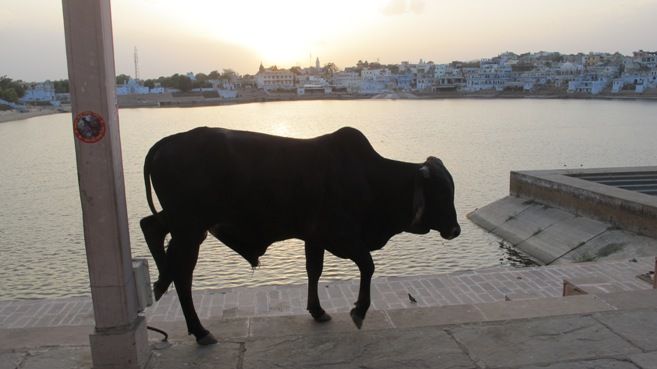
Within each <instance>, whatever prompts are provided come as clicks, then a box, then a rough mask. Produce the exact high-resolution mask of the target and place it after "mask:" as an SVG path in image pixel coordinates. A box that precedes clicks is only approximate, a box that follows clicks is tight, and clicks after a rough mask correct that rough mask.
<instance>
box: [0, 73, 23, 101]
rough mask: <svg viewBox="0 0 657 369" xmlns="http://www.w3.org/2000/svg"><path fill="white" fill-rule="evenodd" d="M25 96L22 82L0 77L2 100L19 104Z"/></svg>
mask: <svg viewBox="0 0 657 369" xmlns="http://www.w3.org/2000/svg"><path fill="white" fill-rule="evenodd" d="M24 95H25V87H24V86H23V83H22V82H21V81H13V80H12V79H11V78H8V77H7V76H0V99H3V100H7V101H10V102H18V99H20V98H21V97H23V96H24Z"/></svg>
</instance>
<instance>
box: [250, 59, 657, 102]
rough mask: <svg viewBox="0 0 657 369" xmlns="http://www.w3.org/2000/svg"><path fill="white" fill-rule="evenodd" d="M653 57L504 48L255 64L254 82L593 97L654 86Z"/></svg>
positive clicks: (304, 88) (304, 87)
mask: <svg viewBox="0 0 657 369" xmlns="http://www.w3.org/2000/svg"><path fill="white" fill-rule="evenodd" d="M656 60H657V52H647V51H643V50H641V51H637V52H634V53H633V55H632V56H624V55H621V54H619V53H615V54H609V53H590V54H575V55H563V54H560V53H555V52H539V53H527V54H522V55H518V54H514V53H510V52H507V53H503V54H501V55H499V56H496V57H494V58H490V59H482V60H479V61H476V62H452V63H449V64H435V63H433V62H430V61H429V62H425V61H423V60H420V61H419V62H418V63H417V64H411V63H408V62H402V63H400V64H395V65H386V66H384V65H381V64H378V63H373V64H368V65H367V66H363V65H362V64H359V66H357V67H349V68H345V70H344V71H336V72H334V71H330V72H328V71H327V70H326V68H325V67H324V68H322V67H320V65H319V60H317V62H316V65H315V67H311V68H304V69H296V70H294V69H279V68H275V67H273V68H263V67H262V66H261V67H260V70H259V71H258V73H257V74H256V75H255V84H256V86H257V87H258V88H259V89H263V90H265V91H275V90H278V91H281V90H296V91H297V93H298V94H299V95H303V94H306V93H308V91H309V90H310V91H320V92H321V91H323V92H324V93H331V92H337V91H346V92H349V93H358V94H380V93H384V92H391V91H404V92H417V93H437V92H441V91H455V92H463V93H471V92H478V91H485V90H494V91H508V90H515V91H528V92H532V91H538V90H545V89H552V90H554V91H563V92H568V93H583V94H593V95H597V94H600V93H602V92H606V93H611V94H615V93H620V92H622V91H632V92H634V93H639V94H641V93H643V92H644V91H646V90H648V89H651V88H657V66H656V64H657V63H656Z"/></svg>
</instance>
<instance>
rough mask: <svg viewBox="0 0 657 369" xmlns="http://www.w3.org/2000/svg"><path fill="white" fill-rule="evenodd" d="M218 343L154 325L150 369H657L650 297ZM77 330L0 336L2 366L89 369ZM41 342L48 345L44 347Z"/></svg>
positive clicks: (257, 330) (386, 320) (289, 319)
mask: <svg viewBox="0 0 657 369" xmlns="http://www.w3.org/2000/svg"><path fill="white" fill-rule="evenodd" d="M208 323H209V324H208V327H209V328H210V329H211V330H212V331H213V332H214V333H215V335H216V336H217V337H218V338H219V341H220V342H219V344H218V345H214V346H209V347H199V346H197V345H196V343H195V342H193V340H192V339H191V338H189V337H187V336H185V335H183V334H181V333H180V332H182V331H183V330H184V327H183V323H182V322H169V323H166V322H165V323H162V324H163V325H166V326H167V329H170V330H171V332H172V333H173V334H172V337H171V340H170V342H169V343H168V344H165V343H161V342H157V339H158V337H157V336H152V337H151V344H152V348H153V351H152V356H151V359H150V363H149V367H150V368H162V369H174V368H176V369H177V368H238V369H243V368H258V369H260V368H463V369H483V368H507V369H538V368H548V369H585V368H586V369H588V368H596V369H654V368H657V340H655V339H654V332H655V331H656V330H657V291H655V290H641V291H630V292H617V293H612V294H604V295H583V296H571V297H565V298H542V299H535V300H524V301H503V302H495V303H486V304H468V305H456V306H441V307H428V308H412V309H397V310H383V311H374V312H372V313H371V314H369V316H368V318H367V320H366V323H365V326H364V329H363V330H361V331H359V330H357V329H355V327H354V326H353V324H352V323H351V322H350V320H349V318H348V316H347V314H343V313H338V314H336V315H335V316H334V320H333V321H331V322H329V323H326V324H322V325H320V324H317V323H314V322H313V321H312V320H311V319H309V318H308V317H306V316H305V315H303V316H299V315H296V316H279V317H250V318H233V319H211V320H210V321H209V322H208ZM79 328H80V327H71V326H69V327H51V328H23V329H0V347H2V349H0V369H5V368H21V369H45V368H48V369H59V368H62V369H64V368H67V369H69V368H71V369H72V368H89V367H90V366H91V359H90V354H89V348H88V346H87V345H86V343H85V342H84V339H86V336H85V334H88V332H89V331H90V330H91V327H86V329H87V330H88V331H87V332H84V330H80V329H79ZM46 336H51V337H50V339H51V340H54V342H56V343H53V342H50V344H49V343H48V342H47V341H48V340H47V338H45V337H46Z"/></svg>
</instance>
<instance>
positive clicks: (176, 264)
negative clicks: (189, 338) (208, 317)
mask: <svg viewBox="0 0 657 369" xmlns="http://www.w3.org/2000/svg"><path fill="white" fill-rule="evenodd" d="M204 239H205V234H202V235H195V236H191V237H189V236H185V237H177V236H176V235H172V238H171V242H170V243H169V248H168V250H167V262H168V263H169V268H170V270H171V275H172V276H173V284H174V285H175V286H176V292H178V300H179V301H180V307H181V308H182V311H183V315H184V316H185V322H186V323H187V331H188V332H189V334H193V335H194V337H195V338H196V342H197V343H198V344H199V345H211V344H215V343H217V340H216V339H215V338H214V336H213V335H212V333H210V331H208V330H207V329H205V328H204V327H203V325H202V324H201V320H200V319H199V318H198V315H197V314H196V309H195V308H194V301H193V300H192V277H193V274H194V267H196V261H197V260H198V252H199V247H200V245H201V242H203V240H204Z"/></svg>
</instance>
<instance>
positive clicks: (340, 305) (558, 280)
mask: <svg viewBox="0 0 657 369" xmlns="http://www.w3.org/2000/svg"><path fill="white" fill-rule="evenodd" d="M653 269H654V258H639V259H638V260H631V261H630V260H622V261H606V262H597V263H579V264H563V265H555V266H548V267H530V268H511V267H494V268H488V269H481V270H473V271H465V272H458V273H451V274H442V275H432V276H420V277H379V278H374V280H373V281H372V310H375V311H376V310H379V311H384V310H395V309H402V308H412V307H432V306H449V305H462V304H480V303H491V302H498V301H505V300H527V299H538V298H545V297H557V296H561V294H562V282H563V280H564V279H568V280H570V281H574V282H576V281H585V282H586V284H587V285H588V286H591V285H594V286H595V287H596V288H595V290H596V291H599V292H602V293H604V292H618V291H632V290H642V289H649V288H651V285H650V284H649V283H647V282H644V281H642V280H640V279H638V278H636V276H637V275H639V274H643V273H646V272H648V271H652V270H653ZM306 289H307V286H306V285H305V284H304V285H291V286H265V287H254V288H229V289H218V290H204V291H197V292H195V296H194V302H195V305H196V308H197V311H198V314H199V317H200V318H201V320H204V321H205V320H208V319H222V318H223V319H229V318H238V317H253V316H259V317H262V316H283V315H295V314H305V313H306V310H305V309H306ZM319 294H320V300H321V302H322V306H323V307H324V309H325V310H327V311H328V312H329V313H332V314H335V313H343V312H348V311H349V310H350V309H351V307H352V306H353V303H354V301H356V296H357V294H358V281H357V280H354V281H337V282H322V283H320V288H319ZM409 294H411V295H412V296H413V297H414V298H415V299H416V301H417V303H412V302H411V301H410V299H409V297H408V295H409ZM146 315H147V317H148V322H149V324H151V325H155V326H158V324H160V323H165V322H180V321H183V320H184V318H183V315H182V311H181V309H180V305H179V304H178V300H177V298H176V294H175V291H174V290H172V289H171V290H170V291H169V293H167V294H166V295H165V296H164V297H163V298H162V299H161V300H160V301H159V302H158V303H156V304H155V305H154V306H152V307H150V308H148V309H147V311H146ZM90 325H93V309H92V305H91V300H90V298H88V297H80V298H65V299H48V300H13V301H0V329H5V328H38V327H62V326H90Z"/></svg>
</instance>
